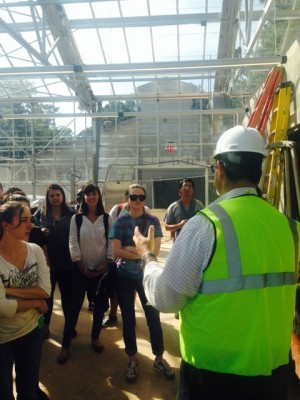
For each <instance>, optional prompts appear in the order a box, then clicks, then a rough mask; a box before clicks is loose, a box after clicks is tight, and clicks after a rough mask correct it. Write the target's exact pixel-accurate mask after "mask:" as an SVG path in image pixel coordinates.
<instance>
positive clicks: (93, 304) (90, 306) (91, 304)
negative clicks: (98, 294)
mask: <svg viewBox="0 0 300 400" xmlns="http://www.w3.org/2000/svg"><path fill="white" fill-rule="evenodd" d="M88 308H89V311H94V309H95V303H94V302H93V301H91V302H90V303H89V307H88Z"/></svg>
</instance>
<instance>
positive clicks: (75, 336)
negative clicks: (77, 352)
mask: <svg viewBox="0 0 300 400" xmlns="http://www.w3.org/2000/svg"><path fill="white" fill-rule="evenodd" d="M75 338H77V331H75V329H74V332H73V333H72V339H75Z"/></svg>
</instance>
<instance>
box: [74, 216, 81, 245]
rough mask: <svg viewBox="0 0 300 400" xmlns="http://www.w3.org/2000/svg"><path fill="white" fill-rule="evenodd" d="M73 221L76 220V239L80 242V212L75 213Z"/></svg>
mask: <svg viewBox="0 0 300 400" xmlns="http://www.w3.org/2000/svg"><path fill="white" fill-rule="evenodd" d="M75 221H76V225H77V239H78V243H79V242H80V227H81V224H82V214H81V213H78V214H75Z"/></svg>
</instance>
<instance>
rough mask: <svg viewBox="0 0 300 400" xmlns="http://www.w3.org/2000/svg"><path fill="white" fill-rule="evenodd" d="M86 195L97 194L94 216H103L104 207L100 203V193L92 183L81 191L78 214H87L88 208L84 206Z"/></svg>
mask: <svg viewBox="0 0 300 400" xmlns="http://www.w3.org/2000/svg"><path fill="white" fill-rule="evenodd" d="M87 193H98V194H99V200H98V203H97V208H96V215H102V214H104V207H103V203H102V196H101V192H100V189H99V187H98V186H96V185H94V184H93V183H89V184H88V185H86V186H85V187H84V188H83V189H82V199H81V204H80V208H79V212H81V213H82V214H83V215H87V214H88V210H89V207H88V205H87V204H86V201H85V198H84V195H85V194H87Z"/></svg>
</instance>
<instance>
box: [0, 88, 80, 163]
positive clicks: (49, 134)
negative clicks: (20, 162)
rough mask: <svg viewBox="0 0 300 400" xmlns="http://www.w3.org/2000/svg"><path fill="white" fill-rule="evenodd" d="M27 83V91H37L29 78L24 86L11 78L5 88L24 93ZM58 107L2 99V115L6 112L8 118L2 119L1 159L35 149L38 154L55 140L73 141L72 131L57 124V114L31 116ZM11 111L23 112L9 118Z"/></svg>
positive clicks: (0, 106)
mask: <svg viewBox="0 0 300 400" xmlns="http://www.w3.org/2000/svg"><path fill="white" fill-rule="evenodd" d="M24 87H25V88H26V91H27V93H29V94H31V95H34V93H35V91H34V89H33V88H32V87H31V86H30V84H29V83H28V82H26V81H24V82H22V86H21V84H20V83H19V82H18V81H16V82H9V84H8V85H7V87H6V88H5V90H6V92H9V93H21V92H22V90H24ZM1 92H2V94H3V92H4V89H3V88H1V89H0V94H1ZM58 110H59V108H58V107H55V106H54V105H51V104H41V103H29V102H28V103H17V102H16V103H5V102H3V103H1V104H0V115H1V116H4V115H5V116H6V118H1V119H0V145H1V150H0V160H1V161H5V158H26V157H30V156H31V155H32V152H33V151H34V152H35V153H36V154H39V153H40V152H41V151H43V149H44V148H46V147H47V145H48V144H49V143H50V142H51V141H54V140H55V143H56V144H62V143H68V142H70V140H71V139H72V131H71V130H70V129H64V130H61V129H60V127H57V126H56V125H55V120H54V118H30V116H32V115H34V114H55V113H57V111H58ZM10 114H12V115H20V118H15V117H12V118H11V119H9V115H10ZM22 116H24V117H25V116H26V118H22ZM28 117H29V118H28Z"/></svg>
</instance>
